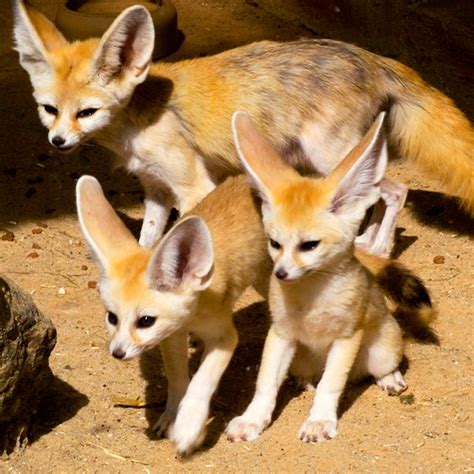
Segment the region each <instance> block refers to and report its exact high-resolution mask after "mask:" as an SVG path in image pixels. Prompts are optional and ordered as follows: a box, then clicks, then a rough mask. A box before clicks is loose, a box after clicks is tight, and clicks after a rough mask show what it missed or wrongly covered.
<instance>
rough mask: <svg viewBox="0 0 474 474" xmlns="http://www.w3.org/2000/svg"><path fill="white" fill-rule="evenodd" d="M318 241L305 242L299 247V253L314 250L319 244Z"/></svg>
mask: <svg viewBox="0 0 474 474" xmlns="http://www.w3.org/2000/svg"><path fill="white" fill-rule="evenodd" d="M320 242H321V241H320V240H308V241H307V242H302V243H301V244H300V245H299V250H300V252H310V251H311V250H314V249H315V248H316V247H317V246H318V245H319V243H320Z"/></svg>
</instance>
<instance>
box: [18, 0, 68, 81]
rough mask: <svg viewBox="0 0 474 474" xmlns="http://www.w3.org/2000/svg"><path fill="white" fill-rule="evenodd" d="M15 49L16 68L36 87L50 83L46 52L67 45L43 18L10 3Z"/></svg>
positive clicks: (61, 36) (34, 12)
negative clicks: (45, 82)
mask: <svg viewBox="0 0 474 474" xmlns="http://www.w3.org/2000/svg"><path fill="white" fill-rule="evenodd" d="M13 11H14V22H15V25H14V29H13V35H14V39H15V49H16V50H17V51H18V52H19V53H20V64H21V66H22V67H23V68H24V69H25V70H26V71H27V72H28V74H29V75H30V77H31V81H32V82H33V86H35V87H37V85H40V84H41V83H42V81H46V80H48V79H50V75H51V66H50V64H49V58H48V56H49V52H50V51H53V50H55V49H57V48H60V47H62V46H64V45H66V44H67V41H66V39H65V38H64V36H63V35H62V34H61V33H60V31H59V30H58V29H57V28H56V27H55V26H54V24H53V23H52V22H51V21H49V20H48V19H47V18H46V17H45V16H44V15H42V14H41V13H39V12H37V11H36V10H34V9H32V8H27V7H26V6H25V5H24V4H23V2H22V1H20V0H15V1H14V2H13Z"/></svg>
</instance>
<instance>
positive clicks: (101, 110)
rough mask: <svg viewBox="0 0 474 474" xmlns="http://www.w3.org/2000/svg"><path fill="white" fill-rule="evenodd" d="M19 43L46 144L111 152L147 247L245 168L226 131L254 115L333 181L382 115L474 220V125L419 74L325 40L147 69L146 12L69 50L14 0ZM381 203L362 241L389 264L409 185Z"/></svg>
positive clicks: (389, 190)
mask: <svg viewBox="0 0 474 474" xmlns="http://www.w3.org/2000/svg"><path fill="white" fill-rule="evenodd" d="M14 6H15V9H14V10H15V31H14V33H15V41H16V49H17V50H18V51H19V53H20V63H21V65H22V66H23V67H24V68H25V69H26V71H28V73H29V75H30V78H31V82H32V84H33V89H34V97H35V99H36V101H37V103H38V111H39V115H40V118H41V121H42V122H43V124H44V125H45V126H46V127H47V128H48V130H49V133H48V138H49V141H50V142H51V144H52V145H53V146H55V147H56V148H57V149H58V150H62V151H65V152H69V151H71V150H73V149H74V148H76V147H77V146H78V145H79V144H80V143H83V142H84V141H87V140H88V139H90V138H92V137H93V138H95V139H96V141H97V142H98V143H99V144H101V145H103V146H105V147H106V148H108V149H110V150H112V152H114V153H115V154H116V155H117V156H118V157H119V160H118V164H119V165H120V166H123V167H124V168H125V169H126V170H127V171H129V172H132V173H134V174H136V175H137V176H138V177H139V179H140V181H141V183H142V184H143V187H144V189H145V218H144V221H143V227H142V232H141V236H140V244H141V245H143V246H151V245H153V244H154V243H155V241H156V240H157V239H158V238H159V237H160V236H161V233H162V231H163V229H164V226H165V224H166V221H167V217H168V214H169V210H170V209H171V207H172V206H175V207H177V208H178V209H179V210H180V211H181V213H182V214H184V213H186V212H188V211H189V210H190V209H192V208H193V207H194V206H195V205H196V203H198V202H199V201H200V200H201V199H202V198H203V197H204V196H205V195H206V194H208V193H209V192H210V191H211V190H212V189H213V188H214V187H215V186H216V184H217V183H219V182H221V181H223V180H224V178H225V177H227V176H229V174H236V173H238V172H239V171H240V168H241V166H240V162H239V160H238V157H237V154H236V152H235V147H234V145H233V143H232V135H231V133H230V122H231V117H232V113H233V112H234V111H235V110H246V111H247V112H248V113H249V114H250V115H251V117H252V119H253V120H254V121H255V123H256V124H257V126H258V127H259V128H260V129H261V130H262V132H264V133H265V135H266V136H268V137H269V139H270V141H271V142H272V144H273V145H274V146H275V147H276V148H277V149H278V150H279V151H280V153H281V154H282V156H283V157H284V158H285V160H286V161H287V162H289V163H291V164H292V165H295V166H302V167H304V168H306V169H309V170H310V171H311V172H317V173H320V174H322V175H327V174H329V173H330V172H331V170H333V169H334V168H335V167H336V165H337V164H338V163H339V162H340V161H341V160H342V159H343V158H344V156H345V155H346V154H347V153H348V152H349V151H350V150H351V149H352V148H353V147H354V146H355V145H356V144H357V143H358V142H359V141H360V140H361V138H362V137H363V136H364V134H365V132H366V131H367V130H368V129H369V127H370V125H371V124H372V122H373V120H374V118H375V117H376V116H377V114H378V113H379V112H380V111H381V110H388V115H389V120H388V121H387V127H388V129H389V131H390V134H389V135H390V138H391V139H392V141H393V143H394V145H396V148H397V149H398V151H399V154H400V155H402V156H404V157H406V158H407V159H409V160H410V162H412V163H414V164H419V165H420V166H421V167H422V168H423V169H424V170H425V171H426V172H427V174H428V175H430V176H433V177H434V178H436V179H437V180H438V181H439V182H440V183H441V184H442V185H443V189H446V190H447V191H448V192H450V193H452V194H454V195H455V196H459V197H460V198H461V200H462V201H463V203H464V205H465V207H466V209H467V210H468V211H469V212H471V214H472V213H473V212H474V179H473V176H474V175H473V144H474V134H473V131H472V125H471V124H470V122H469V121H468V120H467V118H466V117H465V116H464V115H463V114H462V112H460V111H459V110H458V109H457V108H456V107H455V106H454V105H453V103H452V102H451V100H450V99H448V98H447V97H446V96H444V95H443V94H442V93H440V92H439V91H437V90H436V89H434V88H432V87H430V86H429V85H427V84H426V83H425V82H424V81H423V80H422V79H420V77H419V76H418V75H417V74H416V73H415V72H414V71H412V70H411V69H409V68H407V67H405V66H403V65H402V64H400V63H398V62H396V61H393V60H391V59H388V58H383V57H380V56H377V55H375V54H372V53H370V52H368V51H364V50H363V49H361V48H358V47H356V46H353V45H350V44H346V43H342V42H338V41H331V40H320V39H315V40H310V39H306V40H301V41H295V42H290V43H276V42H271V41H263V42H259V43H254V44H250V45H247V46H243V47H240V48H236V49H233V50H230V51H226V52H223V53H220V54H217V55H215V56H211V57H204V58H197V59H192V60H185V61H179V62H176V63H166V62H158V63H156V64H152V63H151V54H152V50H153V44H154V40H153V38H154V30H153V22H152V20H151V18H150V15H149V13H148V12H147V10H146V9H145V8H144V7H143V6H139V5H136V6H132V7H130V8H128V9H126V10H125V11H124V12H123V13H122V14H121V15H119V16H118V17H117V19H116V20H115V21H114V23H113V24H112V25H111V26H110V28H109V29H108V30H107V31H106V32H105V33H104V35H103V36H102V38H100V39H90V40H87V41H76V42H73V43H69V42H67V41H66V40H65V38H64V37H63V35H62V34H61V33H60V32H59V31H58V30H57V29H56V28H55V26H54V25H53V24H52V23H51V22H50V21H49V20H47V19H46V18H45V17H44V16H43V15H41V14H40V13H38V12H37V11H35V10H34V9H32V8H30V7H25V5H24V4H23V2H21V1H20V0H14ZM380 189H381V191H380V194H381V198H382V199H383V201H384V202H385V204H386V206H387V207H386V211H385V207H384V206H383V205H382V203H380V202H379V204H378V205H377V207H376V210H375V212H374V213H373V219H372V222H371V223H370V225H369V229H368V231H367V232H366V233H365V234H364V236H362V237H360V238H359V244H363V245H364V246H365V248H366V249H369V250H370V251H371V252H372V253H375V254H378V255H387V254H388V252H389V250H390V244H391V235H392V231H393V229H394V226H395V222H396V216H397V213H398V211H399V209H400V208H401V207H402V206H403V203H404V200H405V195H406V188H405V186H402V185H400V184H396V183H392V182H390V181H388V180H384V181H382V182H381V183H380Z"/></svg>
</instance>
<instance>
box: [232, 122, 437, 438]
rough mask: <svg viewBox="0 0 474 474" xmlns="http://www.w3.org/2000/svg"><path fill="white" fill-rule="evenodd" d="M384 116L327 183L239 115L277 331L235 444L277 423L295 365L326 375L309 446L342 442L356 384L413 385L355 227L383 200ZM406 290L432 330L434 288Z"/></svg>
mask: <svg viewBox="0 0 474 474" xmlns="http://www.w3.org/2000/svg"><path fill="white" fill-rule="evenodd" d="M383 116H384V114H381V115H379V117H378V118H377V120H376V122H375V123H374V125H373V126H372V127H371V128H370V130H369V132H368V133H367V135H366V136H365V138H364V140H363V141H362V142H361V143H360V144H359V145H358V146H356V147H355V148H354V149H353V150H352V151H351V152H350V153H349V154H348V156H347V157H346V158H345V159H344V160H343V161H342V162H341V163H340V164H339V165H338V166H337V167H336V169H335V170H334V171H333V172H332V173H331V174H329V176H328V177H327V178H325V179H310V178H305V177H301V176H300V175H299V174H298V173H297V172H296V171H295V170H294V169H292V168H291V167H289V166H288V165H287V164H286V163H285V162H284V161H283V160H282V159H281V158H280V156H279V155H278V153H277V151H276V150H275V149H274V148H273V147H272V145H271V144H270V143H269V142H268V141H267V140H266V139H265V138H264V137H263V136H262V135H260V133H259V132H258V131H257V129H256V128H255V127H254V126H253V124H252V122H251V120H250V118H249V117H248V116H247V115H245V114H242V113H237V114H236V115H235V117H234V121H233V123H234V133H235V140H236V144H237V148H238V150H239V155H240V158H241V160H242V163H243V165H244V168H245V170H246V171H247V173H248V175H249V176H250V178H251V181H252V183H253V186H254V187H255V188H256V189H257V190H258V191H259V193H260V195H261V197H262V199H263V204H262V214H263V222H264V228H265V232H266V234H267V236H268V238H269V252H270V255H271V257H272V260H273V262H274V273H273V275H272V278H271V281H270V295H269V302H270V311H271V316H272V325H271V327H270V330H269V333H268V336H267V339H266V341H265V347H264V351H263V358H262V363H261V366H260V370H259V374H258V380H257V386H256V391H255V396H254V398H253V400H252V402H251V403H250V405H249V406H248V408H247V410H246V411H245V413H244V414H243V415H242V416H239V417H237V418H234V419H233V420H232V421H231V422H230V424H229V425H228V427H227V436H228V438H229V439H231V440H233V441H240V440H253V439H255V438H257V437H258V436H259V435H260V433H261V432H262V431H263V430H264V429H265V427H266V426H267V425H268V424H269V423H270V420H271V416H272V412H273V409H274V407H275V401H276V396H277V393H278V389H279V387H280V385H281V383H282V381H283V379H284V377H285V376H286V374H287V371H288V369H289V368H290V365H291V368H290V371H291V372H292V373H293V374H294V375H296V376H297V377H299V378H300V379H302V380H304V381H307V382H312V381H313V380H316V379H319V378H320V380H319V383H318V384H317V389H316V395H315V398H314V403H313V407H312V408H311V411H310V414H309V416H308V418H307V419H306V421H305V422H304V423H303V425H302V426H301V429H300V431H299V437H300V439H301V440H303V441H305V442H313V441H324V440H326V439H330V438H333V437H334V436H336V426H337V407H338V401H339V397H340V395H341V393H342V391H343V390H344V387H345V385H346V382H347V379H348V377H350V378H360V377H364V376H367V375H372V376H373V377H374V378H375V380H376V382H377V385H378V386H379V387H381V388H382V389H383V390H385V391H387V392H388V393H389V394H399V393H400V392H402V391H403V390H405V389H406V387H407V385H406V383H405V381H404V379H403V376H402V374H401V373H400V370H399V364H400V361H401V359H402V355H403V342H402V332H401V329H400V326H399V325H398V323H397V321H396V320H395V319H394V318H393V316H392V315H391V313H390V312H389V310H388V309H387V306H386V304H385V301H384V297H383V294H382V291H381V287H380V286H379V284H378V283H377V282H376V280H375V278H374V277H373V276H372V275H371V274H370V273H369V272H368V271H367V270H366V269H365V268H364V267H363V266H362V265H361V263H359V261H358V260H357V259H356V258H355V256H354V240H355V237H356V235H357V230H358V228H359V225H360V223H361V221H362V219H363V217H364V214H365V211H366V210H367V208H368V207H369V206H371V205H373V203H374V202H375V201H376V200H377V198H378V189H377V188H378V187H379V185H380V182H381V180H382V178H383V175H384V172H385V167H386V163H387V149H386V143H385V137H384V133H383V129H382V126H383ZM402 280H403V278H401V279H400V281H399V284H402V283H401V282H402ZM406 283H407V284H408V286H407V288H406V290H407V291H406V292H405V295H406V296H407V297H408V299H409V300H410V301H411V304H412V305H414V306H415V307H416V306H418V307H419V308H418V309H419V311H420V315H419V316H421V317H422V318H424V323H425V324H427V323H428V322H429V321H430V319H431V317H432V315H433V312H432V309H431V302H430V299H429V296H428V294H427V293H426V290H425V289H424V287H422V286H421V285H420V284H419V283H420V282H419V281H413V280H412V281H411V283H408V280H406ZM402 293H403V292H399V294H402Z"/></svg>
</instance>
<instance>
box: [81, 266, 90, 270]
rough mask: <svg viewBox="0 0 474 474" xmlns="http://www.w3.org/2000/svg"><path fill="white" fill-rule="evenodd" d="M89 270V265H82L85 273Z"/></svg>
mask: <svg viewBox="0 0 474 474" xmlns="http://www.w3.org/2000/svg"><path fill="white" fill-rule="evenodd" d="M88 269H89V267H88V266H87V265H82V266H81V270H83V271H86V270H88Z"/></svg>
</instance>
